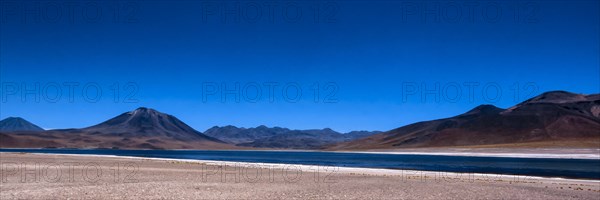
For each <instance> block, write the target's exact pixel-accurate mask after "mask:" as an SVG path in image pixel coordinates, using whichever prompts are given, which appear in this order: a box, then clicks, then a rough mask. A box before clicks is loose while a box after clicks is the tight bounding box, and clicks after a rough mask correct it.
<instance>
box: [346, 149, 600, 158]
mask: <svg viewBox="0 0 600 200" xmlns="http://www.w3.org/2000/svg"><path fill="white" fill-rule="evenodd" d="M336 152H339V153H364V154H394V155H432V156H469V157H498V158H555V159H591V160H600V154H569V153H565V154H549V153H480V152H417V151H415V152H399V151H336Z"/></svg>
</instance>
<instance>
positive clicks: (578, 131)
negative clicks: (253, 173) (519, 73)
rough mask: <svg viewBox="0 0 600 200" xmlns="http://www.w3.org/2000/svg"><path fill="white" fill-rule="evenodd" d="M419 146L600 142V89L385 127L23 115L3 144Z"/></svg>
mask: <svg viewBox="0 0 600 200" xmlns="http://www.w3.org/2000/svg"><path fill="white" fill-rule="evenodd" d="M419 147H594V148H598V147H600V94H592V95H582V94H574V93H570V92H565V91H553V92H547V93H543V94H541V95H539V96H536V97H534V98H531V99H528V100H526V101H524V102H521V103H519V104H517V105H514V106H513V107H510V108H508V109H502V108H498V107H495V106H493V105H480V106H477V107H475V108H473V109H471V110H469V111H468V112H465V113H463V114H460V115H457V116H454V117H449V118H444V119H437V120H431V121H423V122H417V123H413V124H409V125H406V126H402V127H400V128H396V129H393V130H390V131H386V132H376V131H374V132H369V131H353V132H349V133H339V132H336V131H334V130H331V129H328V128H325V129H313V130H291V129H288V128H282V127H272V128H269V127H267V126H258V127H255V128H238V127H235V126H223V127H219V126H215V127H212V128H210V129H208V130H206V131H205V132H204V133H202V132H199V131H196V130H195V129H193V128H192V127H190V126H188V125H186V124H185V123H184V122H182V121H180V120H179V119H177V118H176V117H174V116H172V115H168V114H164V113H161V112H158V111H156V110H153V109H150V108H143V107H142V108H138V109H136V110H133V111H130V112H125V113H123V114H121V115H118V116H116V117H114V118H112V119H109V120H107V121H105V122H102V123H100V124H97V125H94V126H90V127H87V128H81V129H58V130H48V131H44V130H43V129H41V128H39V127H38V126H36V125H34V124H32V123H29V122H27V121H26V120H24V119H21V118H7V119H5V120H2V121H0V148H123V149H253V148H276V149H324V150H371V149H398V148H419Z"/></svg>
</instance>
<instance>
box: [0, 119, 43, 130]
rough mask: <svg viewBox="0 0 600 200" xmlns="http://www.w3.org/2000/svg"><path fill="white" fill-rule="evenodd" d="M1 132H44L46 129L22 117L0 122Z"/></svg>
mask: <svg viewBox="0 0 600 200" xmlns="http://www.w3.org/2000/svg"><path fill="white" fill-rule="evenodd" d="M0 131H44V129H43V128H40V127H39V126H37V125H35V124H33V123H31V122H29V121H27V120H25V119H23V118H20V117H7V118H6V119H3V120H2V121H0Z"/></svg>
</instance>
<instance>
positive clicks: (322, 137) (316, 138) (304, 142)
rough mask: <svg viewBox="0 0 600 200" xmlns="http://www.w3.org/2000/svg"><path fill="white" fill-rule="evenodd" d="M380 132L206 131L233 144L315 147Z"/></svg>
mask: <svg viewBox="0 0 600 200" xmlns="http://www.w3.org/2000/svg"><path fill="white" fill-rule="evenodd" d="M377 133H380V132H377V131H373V132H371V131H353V132H350V133H346V134H343V133H339V132H336V131H334V130H331V129H329V128H326V129H314V130H290V129H287V128H281V127H272V128H269V127H266V126H258V127H256V128H238V127H235V126H224V127H219V126H215V127H212V128H210V129H208V130H206V131H205V132H204V134H206V135H208V136H211V137H215V138H218V139H220V140H222V141H226V142H228V143H230V144H235V145H237V146H244V147H257V148H286V149H287V148H290V149H316V148H321V147H322V146H324V145H328V144H334V143H338V142H344V141H350V140H355V139H359V138H363V137H367V136H370V135H374V134H377Z"/></svg>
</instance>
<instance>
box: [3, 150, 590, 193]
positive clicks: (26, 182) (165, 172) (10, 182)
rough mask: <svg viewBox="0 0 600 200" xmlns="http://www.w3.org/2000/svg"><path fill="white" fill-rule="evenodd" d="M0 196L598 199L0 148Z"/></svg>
mask: <svg viewBox="0 0 600 200" xmlns="http://www.w3.org/2000/svg"><path fill="white" fill-rule="evenodd" d="M0 162H1V164H0V165H1V170H0V177H1V178H2V180H1V181H0V199H2V200H5V199H598V197H599V196H600V182H595V181H582V180H564V179H549V178H533V177H529V178H522V177H510V176H492V175H489V176H481V175H466V174H462V175H461V174H453V173H448V174H446V173H441V172H423V173H420V172H415V171H406V172H399V170H395V171H394V172H393V173H390V172H391V170H366V169H341V170H340V169H336V170H335V171H334V172H332V168H326V167H315V166H312V167H300V168H298V167H297V166H294V165H289V166H288V165H259V164H257V165H252V166H249V165H247V164H238V165H235V164H234V163H228V162H211V163H206V162H198V161H196V162H188V161H177V160H159V159H142V158H119V157H96V156H73V155H51V154H49V155H41V154H22V153H0Z"/></svg>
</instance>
